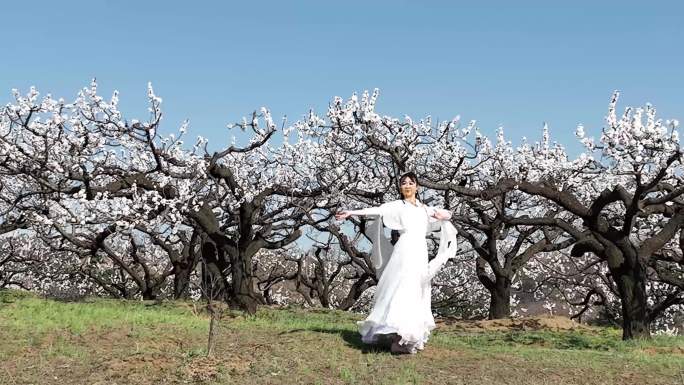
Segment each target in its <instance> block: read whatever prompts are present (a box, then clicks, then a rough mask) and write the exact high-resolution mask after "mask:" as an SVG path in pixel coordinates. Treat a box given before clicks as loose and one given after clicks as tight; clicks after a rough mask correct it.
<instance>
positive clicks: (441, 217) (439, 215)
mask: <svg viewBox="0 0 684 385" xmlns="http://www.w3.org/2000/svg"><path fill="white" fill-rule="evenodd" d="M432 217H433V218H435V219H437V220H438V221H446V220H448V219H451V213H450V212H448V211H446V210H435V212H434V213H433V214H432Z"/></svg>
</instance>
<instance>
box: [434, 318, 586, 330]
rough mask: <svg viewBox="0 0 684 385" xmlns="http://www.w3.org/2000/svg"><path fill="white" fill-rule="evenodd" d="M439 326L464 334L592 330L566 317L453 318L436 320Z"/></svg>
mask: <svg viewBox="0 0 684 385" xmlns="http://www.w3.org/2000/svg"><path fill="white" fill-rule="evenodd" d="M436 324H437V325H439V326H445V327H446V328H447V329H449V330H457V331H466V332H478V331H479V332H487V331H514V330H515V331H527V330H552V331H571V330H581V331H588V330H593V328H592V327H590V326H587V325H583V324H580V323H578V322H575V321H573V320H571V319H569V318H567V317H561V316H538V317H525V318H505V319H496V320H477V321H467V320H465V321H464V320H459V319H453V318H442V319H438V320H436Z"/></svg>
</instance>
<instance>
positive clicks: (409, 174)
mask: <svg viewBox="0 0 684 385" xmlns="http://www.w3.org/2000/svg"><path fill="white" fill-rule="evenodd" d="M406 178H409V179H411V180H412V181H413V183H415V184H416V185H418V177H417V176H416V174H415V173H414V172H413V171H409V172H407V173H404V174H402V176H400V177H399V186H401V182H403V181H404V179H406Z"/></svg>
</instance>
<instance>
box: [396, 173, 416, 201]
mask: <svg viewBox="0 0 684 385" xmlns="http://www.w3.org/2000/svg"><path fill="white" fill-rule="evenodd" d="M399 188H400V189H401V195H403V196H404V199H408V198H412V197H414V196H416V190H417V189H418V186H417V185H416V182H414V181H413V179H411V178H408V177H406V178H403V179H402V180H401V182H400V184H399Z"/></svg>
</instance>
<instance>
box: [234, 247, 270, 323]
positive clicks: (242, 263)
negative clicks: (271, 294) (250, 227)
mask: <svg viewBox="0 0 684 385" xmlns="http://www.w3.org/2000/svg"><path fill="white" fill-rule="evenodd" d="M232 262H233V263H232V278H233V285H232V288H233V292H232V294H233V299H234V300H235V302H236V305H237V306H238V307H240V308H241V309H243V310H245V311H246V312H247V313H249V314H255V313H256V309H257V305H259V304H263V303H264V301H263V299H261V298H260V295H259V293H258V292H257V291H256V288H255V287H254V286H255V284H254V274H253V272H252V260H251V258H248V257H246V256H245V255H244V254H242V253H240V254H239V255H238V256H237V258H236V259H235V260H233V261H232Z"/></svg>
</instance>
